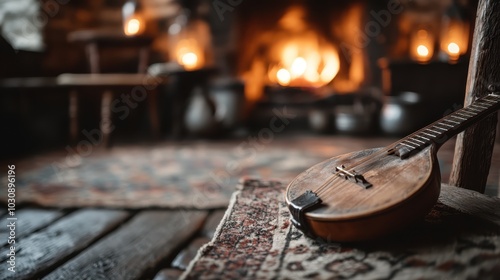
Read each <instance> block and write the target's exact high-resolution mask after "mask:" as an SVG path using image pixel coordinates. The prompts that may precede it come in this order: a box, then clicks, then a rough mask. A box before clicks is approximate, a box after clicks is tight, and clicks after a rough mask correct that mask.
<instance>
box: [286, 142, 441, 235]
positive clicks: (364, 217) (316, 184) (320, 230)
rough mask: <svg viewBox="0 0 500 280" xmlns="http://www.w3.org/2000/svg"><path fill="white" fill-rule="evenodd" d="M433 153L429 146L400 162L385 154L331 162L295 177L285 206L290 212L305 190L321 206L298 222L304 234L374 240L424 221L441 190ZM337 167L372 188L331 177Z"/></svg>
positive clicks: (360, 154) (370, 153) (353, 155)
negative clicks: (316, 197) (347, 170)
mask: <svg viewBox="0 0 500 280" xmlns="http://www.w3.org/2000/svg"><path fill="white" fill-rule="evenodd" d="M436 153H437V147H436V146H435V145H429V146H428V147H425V148H424V149H423V150H421V151H419V152H418V153H415V154H414V155H412V156H410V157H407V158H404V159H402V158H401V157H399V156H396V155H394V154H390V153H389V151H387V148H383V149H370V150H363V151H359V152H354V153H349V154H345V155H341V156H337V157H333V158H330V159H328V160H326V161H324V162H321V163H319V164H317V165H315V166H313V167H311V168H309V169H308V170H306V171H304V172H303V173H301V174H300V175H298V176H297V177H296V178H295V179H294V180H293V181H292V182H291V183H290V184H289V185H288V187H287V190H286V202H287V204H288V205H289V206H290V204H291V203H293V201H294V199H296V198H297V197H299V196H301V195H302V194H304V193H305V192H307V191H308V190H310V191H312V192H314V193H315V194H316V195H317V196H318V197H319V199H320V200H321V203H319V204H318V205H316V206H315V207H312V208H311V209H309V210H307V211H305V212H304V213H303V219H302V221H303V227H304V229H305V230H304V231H305V232H306V233H308V234H309V235H311V236H313V237H320V238H322V239H324V240H327V241H339V242H354V241H363V240H369V239H376V238H379V237H382V236H384V235H387V234H389V233H393V232H397V231H399V230H401V229H403V228H405V227H407V226H409V225H411V224H412V223H415V222H416V221H419V220H423V218H424V217H425V215H426V214H427V213H428V212H429V211H430V209H431V208H432V207H433V205H434V204H435V203H436V201H437V199H438V196H439V192H440V186H441V176H440V172H439V164H438V161H437V158H436ZM360 163H361V164H360ZM339 166H345V167H346V168H349V169H350V170H353V171H354V170H355V171H356V173H357V174H362V176H363V177H364V179H365V180H366V181H367V182H369V183H370V184H371V186H369V187H366V188H365V187H363V186H361V185H360V184H358V183H356V182H354V180H352V178H349V179H346V178H345V177H343V176H342V174H339V173H338V172H336V167H339ZM328 182H330V183H328ZM292 213H293V212H292Z"/></svg>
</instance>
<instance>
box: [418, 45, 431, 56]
mask: <svg viewBox="0 0 500 280" xmlns="http://www.w3.org/2000/svg"><path fill="white" fill-rule="evenodd" d="M417 54H418V55H419V56H422V57H427V56H428V55H429V49H428V48H427V47H426V46H424V45H419V46H418V47H417Z"/></svg>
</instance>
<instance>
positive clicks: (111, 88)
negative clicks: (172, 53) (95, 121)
mask: <svg viewBox="0 0 500 280" xmlns="http://www.w3.org/2000/svg"><path fill="white" fill-rule="evenodd" d="M167 80H168V78H167V77H166V76H164V77H153V76H151V75H147V74H62V75H59V76H57V77H30V78H9V79H3V80H0V88H6V89H21V90H40V89H57V90H58V91H61V92H62V93H65V94H69V106H68V115H69V119H70V127H69V131H70V141H71V142H72V144H75V143H76V142H77V141H78V138H79V133H80V132H79V125H78V123H79V114H80V112H79V111H80V110H79V105H78V99H79V98H78V96H79V93H78V92H79V91H81V90H84V89H87V90H89V91H92V92H95V93H96V94H102V97H101V121H100V128H99V129H100V131H101V132H102V134H103V139H102V143H103V145H104V146H109V138H110V135H111V130H110V129H109V127H111V126H112V121H111V117H112V113H113V106H115V105H116V104H115V103H116V102H123V100H122V98H121V97H120V98H118V96H115V94H114V92H116V91H118V90H122V91H124V92H125V93H124V94H125V95H126V97H128V99H133V98H134V96H139V95H138V94H141V95H144V94H145V96H139V97H140V98H139V97H138V98H136V99H137V100H136V101H134V102H141V101H143V100H145V99H147V102H148V105H149V119H150V122H151V127H152V131H153V135H154V136H155V137H157V136H158V135H159V134H160V132H159V131H160V121H159V117H158V108H157V94H156V93H157V88H158V87H159V86H160V85H162V84H164V83H166V81H167ZM120 104H121V103H120ZM124 105H125V106H127V104H124Z"/></svg>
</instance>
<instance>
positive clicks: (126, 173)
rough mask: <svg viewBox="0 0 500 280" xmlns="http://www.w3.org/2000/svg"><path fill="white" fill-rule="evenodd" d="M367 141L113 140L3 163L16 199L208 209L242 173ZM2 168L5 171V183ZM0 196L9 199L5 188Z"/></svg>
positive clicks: (295, 165)
mask: <svg viewBox="0 0 500 280" xmlns="http://www.w3.org/2000/svg"><path fill="white" fill-rule="evenodd" d="M266 140H267V139H266ZM390 141H391V140H388V139H378V140H375V141H372V142H371V144H372V145H377V144H378V145H386V144H388V143H390ZM365 145H366V141H363V140H361V139H351V138H346V139H343V138H335V139H332V138H331V137H322V138H321V137H310V138H307V137H301V138H299V139H281V140H279V139H276V140H274V141H270V142H268V141H266V142H263V141H258V139H257V141H255V140H253V142H252V140H250V138H249V139H246V140H244V141H236V140H234V141H213V142H207V141H186V142H172V143H163V144H158V145H155V146H131V147H117V148H116V147H115V148H112V149H111V150H107V151H102V150H99V151H97V150H96V151H95V152H93V153H92V154H90V155H88V156H76V155H75V154H70V153H60V154H55V155H41V156H38V157H30V158H28V159H25V160H24V161H13V162H7V163H5V165H4V164H2V165H3V166H5V168H6V166H7V164H9V165H10V164H15V165H16V172H17V175H16V176H17V177H16V189H17V192H16V202H17V203H18V204H22V203H29V204H35V205H39V206H45V207H85V206H93V207H95V206H98V207H111V208H150V207H163V208H178V207H184V208H199V209H211V208H221V207H227V205H228V204H229V200H230V198H231V194H232V193H233V192H234V190H235V189H234V186H236V185H237V183H238V180H239V178H241V177H244V176H251V177H256V178H284V179H292V178H293V177H294V176H296V175H297V174H298V173H300V172H302V171H303V170H305V169H307V168H308V167H310V166H311V165H313V164H315V163H318V162H320V161H322V160H324V159H326V158H328V157H330V156H333V155H336V154H341V153H346V152H349V151H351V150H353V149H361V148H363V147H364V146H365ZM6 175H7V170H5V171H4V172H2V174H1V176H3V177H2V178H0V179H1V180H2V182H6V181H7V178H6V177H5V176H6ZM0 199H1V201H3V202H6V201H7V192H6V191H5V192H1V193H0Z"/></svg>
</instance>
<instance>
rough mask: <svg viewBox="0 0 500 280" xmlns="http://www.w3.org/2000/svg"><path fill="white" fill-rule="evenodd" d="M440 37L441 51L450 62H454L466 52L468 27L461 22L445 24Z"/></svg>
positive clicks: (455, 21)
mask: <svg viewBox="0 0 500 280" xmlns="http://www.w3.org/2000/svg"><path fill="white" fill-rule="evenodd" d="M444 26H445V27H446V28H444V30H443V31H442V35H441V37H442V38H441V50H442V51H443V52H444V53H446V54H448V56H449V59H450V61H452V62H453V61H456V60H458V58H459V57H460V55H463V54H465V53H466V52H467V46H468V41H469V26H468V24H467V23H466V22H463V21H458V20H454V21H448V22H445V24H444Z"/></svg>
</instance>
